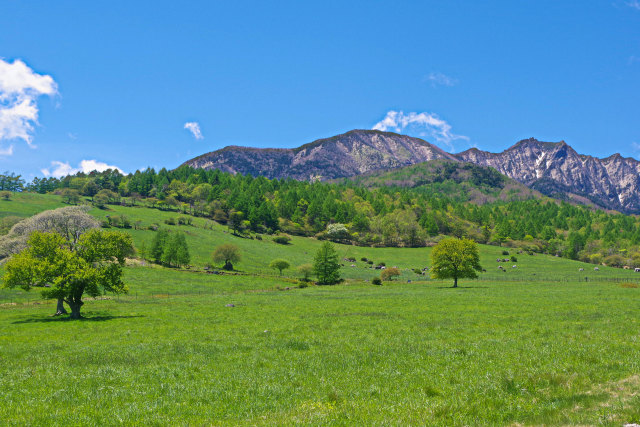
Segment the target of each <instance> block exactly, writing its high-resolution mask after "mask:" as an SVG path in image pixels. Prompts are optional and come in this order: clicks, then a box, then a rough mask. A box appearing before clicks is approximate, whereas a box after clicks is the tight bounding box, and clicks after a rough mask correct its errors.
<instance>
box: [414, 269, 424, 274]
mask: <svg viewBox="0 0 640 427" xmlns="http://www.w3.org/2000/svg"><path fill="white" fill-rule="evenodd" d="M413 272H414V273H416V274H419V275H422V270H420V269H419V268H414V269H413Z"/></svg>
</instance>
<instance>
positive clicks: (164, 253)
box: [150, 229, 191, 267]
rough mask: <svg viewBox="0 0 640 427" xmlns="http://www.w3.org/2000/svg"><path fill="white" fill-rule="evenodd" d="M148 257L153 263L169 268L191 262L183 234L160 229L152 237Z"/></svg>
mask: <svg viewBox="0 0 640 427" xmlns="http://www.w3.org/2000/svg"><path fill="white" fill-rule="evenodd" d="M150 256H151V258H152V260H153V261H154V262H155V263H157V264H164V265H166V266H169V267H181V266H184V265H187V264H189V261H191V256H190V255H189V247H188V246H187V240H186V239H185V237H184V233H182V232H179V231H175V232H169V231H168V230H166V229H160V230H159V231H158V232H157V233H156V235H155V236H154V237H153V242H152V243H151V250H150Z"/></svg>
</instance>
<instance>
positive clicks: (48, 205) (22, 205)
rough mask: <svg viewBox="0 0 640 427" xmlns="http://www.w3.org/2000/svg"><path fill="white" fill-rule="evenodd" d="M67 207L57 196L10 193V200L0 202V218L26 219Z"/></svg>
mask: <svg viewBox="0 0 640 427" xmlns="http://www.w3.org/2000/svg"><path fill="white" fill-rule="evenodd" d="M63 206H68V205H65V204H64V203H62V200H61V199H60V197H58V196H50V195H46V194H37V193H12V195H11V199H10V200H4V199H3V200H0V218H4V217H6V216H17V217H21V218H26V217H29V216H32V215H35V214H37V213H39V212H42V211H45V210H48V209H56V208H61V207H63Z"/></svg>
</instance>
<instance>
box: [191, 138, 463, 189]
mask: <svg viewBox="0 0 640 427" xmlns="http://www.w3.org/2000/svg"><path fill="white" fill-rule="evenodd" d="M434 159H450V160H456V159H455V157H454V156H453V155H451V154H449V153H446V152H445V151H442V150H441V149H439V148H438V147H436V146H434V145H431V144H429V143H428V142H426V141H423V140H421V139H418V138H413V137H410V136H406V135H398V134H395V133H391V132H380V131H371V130H354V131H351V132H347V133H345V134H342V135H338V136H334V137H332V138H325V139H319V140H317V141H314V142H312V143H310V144H305V145H303V146H302V147H299V148H295V149H259V148H243V147H226V148H223V149H222V150H218V151H214V152H211V153H207V154H204V155H202V156H199V157H196V158H195V159H192V160H189V161H187V162H185V164H186V165H189V166H193V167H195V168H205V169H220V170H223V171H226V172H232V173H241V174H252V175H254V176H256V175H263V176H266V177H267V178H285V177H290V178H294V179H300V180H308V179H323V180H324V179H333V178H342V177H347V176H354V175H359V174H361V173H365V172H369V171H373V170H378V169H392V168H397V167H401V166H408V165H412V164H414V163H419V162H425V161H427V160H434Z"/></svg>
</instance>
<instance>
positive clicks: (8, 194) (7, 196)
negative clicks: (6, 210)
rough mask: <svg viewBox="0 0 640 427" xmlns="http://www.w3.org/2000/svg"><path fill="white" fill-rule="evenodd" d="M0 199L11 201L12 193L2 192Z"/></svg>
mask: <svg viewBox="0 0 640 427" xmlns="http://www.w3.org/2000/svg"><path fill="white" fill-rule="evenodd" d="M0 198H3V199H4V200H9V199H10V198H11V191H0Z"/></svg>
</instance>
